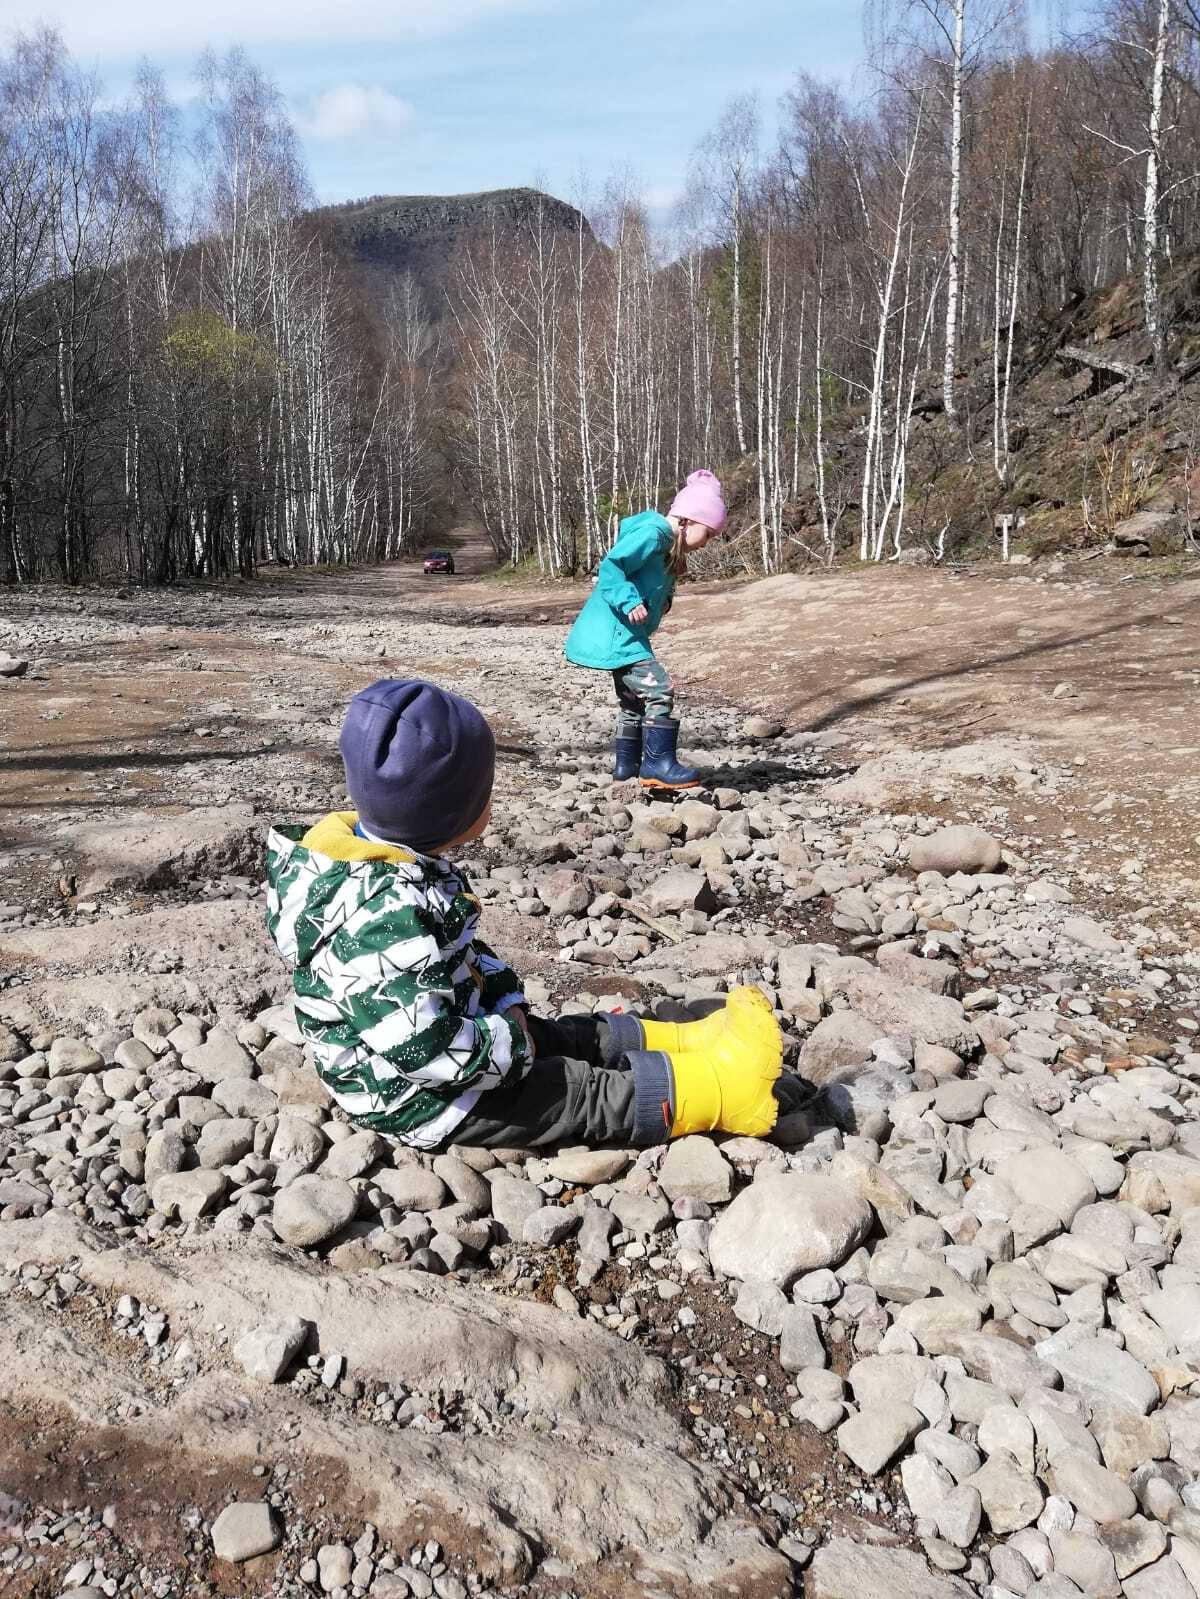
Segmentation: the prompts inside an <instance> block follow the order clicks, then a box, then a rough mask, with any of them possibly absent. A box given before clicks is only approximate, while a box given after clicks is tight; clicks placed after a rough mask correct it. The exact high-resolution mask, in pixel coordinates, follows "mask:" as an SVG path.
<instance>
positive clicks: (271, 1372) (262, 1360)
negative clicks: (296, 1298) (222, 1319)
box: [233, 1315, 309, 1382]
mask: <svg viewBox="0 0 1200 1599" xmlns="http://www.w3.org/2000/svg"><path fill="white" fill-rule="evenodd" d="M308 1330H309V1323H308V1322H306V1321H305V1320H304V1319H303V1318H302V1317H300V1316H287V1315H284V1316H272V1317H271V1318H270V1319H269V1320H268V1321H264V1322H260V1323H259V1325H258V1326H257V1327H251V1328H250V1329H249V1330H248V1331H247V1332H244V1333H243V1334H242V1336H241V1337H240V1338H239V1339H238V1340H237V1342H236V1343H235V1344H234V1346H233V1358H234V1359H235V1360H236V1361H237V1363H238V1365H239V1366H240V1367H241V1368H242V1370H243V1371H244V1372H245V1373H246V1375H247V1376H248V1377H257V1378H258V1379H259V1380H260V1381H262V1382H278V1381H279V1379H280V1378H281V1377H282V1376H283V1374H284V1372H285V1371H286V1370H287V1368H288V1367H289V1366H290V1365H291V1363H292V1361H293V1360H294V1359H295V1358H296V1356H297V1355H298V1354H299V1353H300V1351H301V1349H303V1348H304V1344H305V1342H306V1340H307V1338H308Z"/></svg>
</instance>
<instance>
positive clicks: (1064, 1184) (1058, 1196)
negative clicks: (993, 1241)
mask: <svg viewBox="0 0 1200 1599" xmlns="http://www.w3.org/2000/svg"><path fill="white" fill-rule="evenodd" d="M1002 1171H1003V1176H1004V1180H1005V1182H1006V1183H1007V1184H1008V1185H1009V1187H1010V1188H1011V1189H1012V1190H1013V1192H1014V1193H1015V1194H1016V1195H1017V1197H1018V1199H1020V1200H1022V1201H1024V1202H1025V1203H1026V1204H1031V1205H1042V1206H1044V1207H1045V1208H1046V1209H1047V1210H1049V1211H1051V1212H1053V1214H1054V1215H1056V1216H1057V1217H1058V1218H1059V1220H1060V1221H1061V1222H1062V1224H1063V1226H1064V1227H1069V1226H1070V1225H1071V1222H1072V1221H1073V1220H1074V1219H1075V1215H1076V1212H1077V1211H1080V1210H1082V1209H1083V1207H1084V1206H1085V1205H1094V1204H1095V1203H1096V1186H1095V1184H1094V1183H1093V1182H1092V1179H1091V1178H1090V1177H1089V1176H1088V1174H1087V1172H1085V1171H1084V1169H1083V1167H1082V1166H1080V1165H1078V1164H1077V1163H1076V1162H1075V1161H1073V1160H1072V1159H1071V1157H1070V1156H1069V1155H1064V1154H1063V1152H1062V1150H1061V1149H1047V1148H1045V1147H1044V1146H1042V1147H1039V1148H1037V1149H1031V1150H1028V1151H1026V1153H1025V1154H1023V1155H1014V1156H1012V1157H1011V1159H1009V1160H1006V1161H1005V1162H1004V1165H1003V1168H1002Z"/></svg>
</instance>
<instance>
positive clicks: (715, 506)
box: [667, 467, 726, 533]
mask: <svg viewBox="0 0 1200 1599" xmlns="http://www.w3.org/2000/svg"><path fill="white" fill-rule="evenodd" d="M667 514H668V515H669V516H682V517H685V518H686V519H687V521H689V522H703V523H704V525H705V527H710V528H712V530H713V532H714V533H719V532H720V531H721V529H722V528H723V527H724V526H725V516H726V511H725V501H724V500H723V499H722V498H721V485H720V483H719V482H718V481H717V479H716V478H715V477H714V476H713V474H712V473H711V472H708V471H706V470H705V469H704V467H701V468H700V470H699V471H698V472H693V473H692V475H691V476H690V477H689V478H688V480H687V482H686V483H685V484H684V485H683V487H682V488H681V489H680V491H679V493H678V494H677V495H676V496H675V498H674V499H673V500H672V502H671V509H670V511H669V512H668V513H667Z"/></svg>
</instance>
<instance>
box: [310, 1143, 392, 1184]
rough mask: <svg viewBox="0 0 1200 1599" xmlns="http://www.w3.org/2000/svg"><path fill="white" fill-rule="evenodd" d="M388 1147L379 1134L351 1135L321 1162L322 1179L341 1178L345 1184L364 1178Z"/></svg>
mask: <svg viewBox="0 0 1200 1599" xmlns="http://www.w3.org/2000/svg"><path fill="white" fill-rule="evenodd" d="M386 1148H387V1145H386V1144H385V1143H384V1141H383V1139H382V1138H380V1136H379V1134H378V1133H372V1132H365V1131H364V1132H360V1133H351V1134H350V1137H349V1138H343V1139H342V1140H341V1142H340V1143H337V1144H334V1146H333V1148H332V1149H331V1150H330V1151H329V1153H328V1155H326V1157H325V1159H324V1160H323V1161H322V1162H321V1176H322V1177H340V1178H342V1179H343V1181H345V1182H349V1181H350V1180H351V1179H352V1178H355V1177H362V1176H363V1175H364V1174H365V1173H366V1172H369V1171H370V1169H371V1167H372V1166H373V1165H374V1164H375V1162H376V1161H377V1160H378V1159H379V1157H380V1156H381V1155H382V1154H383V1152H384V1150H385V1149H386Z"/></svg>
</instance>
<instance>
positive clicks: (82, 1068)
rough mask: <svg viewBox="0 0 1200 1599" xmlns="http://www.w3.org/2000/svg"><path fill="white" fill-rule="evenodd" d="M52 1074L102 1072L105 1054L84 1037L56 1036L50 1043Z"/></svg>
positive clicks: (60, 1075)
mask: <svg viewBox="0 0 1200 1599" xmlns="http://www.w3.org/2000/svg"><path fill="white" fill-rule="evenodd" d="M49 1064H50V1076H51V1077H65V1076H67V1075H69V1074H70V1073H71V1072H102V1071H103V1070H104V1056H103V1055H101V1054H99V1053H98V1052H97V1051H96V1050H94V1049H93V1048H92V1046H91V1045H90V1044H89V1043H87V1042H85V1040H84V1039H82V1038H56V1039H55V1040H54V1042H53V1043H52V1044H51V1045H50V1062H49Z"/></svg>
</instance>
